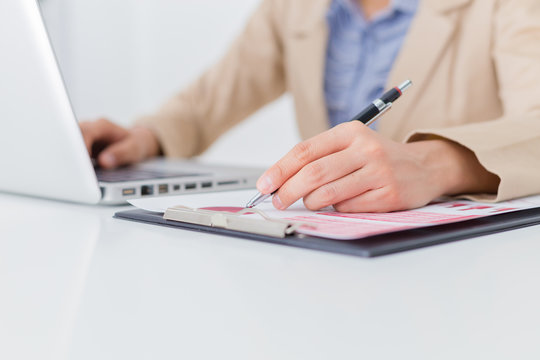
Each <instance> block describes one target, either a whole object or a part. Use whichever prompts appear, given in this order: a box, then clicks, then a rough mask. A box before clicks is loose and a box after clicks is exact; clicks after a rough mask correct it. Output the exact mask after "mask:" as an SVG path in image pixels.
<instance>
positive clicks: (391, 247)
mask: <svg viewBox="0 0 540 360" xmlns="http://www.w3.org/2000/svg"><path fill="white" fill-rule="evenodd" d="M114 217H115V218H117V219H123V220H131V221H137V222H142V223H147V224H153V225H161V226H168V227H173V228H178V229H184V230H192V231H198V232H205V233H210V234H219V235H225V236H232V237H237V238H243V239H249V240H256V241H263V242H267V243H273V244H280V245H287V246H294V247H300V248H306V249H312V250H320V251H327V252H331V253H337V254H345V255H352V256H360V257H375V256H381V255H388V254H393V253H397V252H401V251H407V250H413V249H419V248H423V247H427V246H432V245H438V244H445V243H449V242H452V241H458V240H464V239H470V238H474V237H477V236H481V235H488V234H493V233H498V232H503V231H508V230H514V229H519V228H522V227H527V226H532V225H538V224H540V207H539V208H532V209H525V210H519V211H515V212H510V213H505V214H497V215H491V216H488V217H482V218H477V219H472V220H465V221H461V222H455V223H451V224H443V225H435V226H430V227H424V228H417V229H410V230H404V231H398V232H394V233H389V234H380V235H375V236H370V237H366V238H363V239H359V240H346V241H343V240H331V239H324V238H318V237H310V236H298V235H289V236H286V237H284V238H275V237H271V236H265V235H257V234H251V233H246V232H240V231H234V230H228V229H222V228H216V227H210V226H201V225H195V224H189V223H183V222H178V221H171V220H165V219H164V218H163V214H162V213H153V212H149V211H144V210H128V211H120V212H117V213H116V214H115V215H114Z"/></svg>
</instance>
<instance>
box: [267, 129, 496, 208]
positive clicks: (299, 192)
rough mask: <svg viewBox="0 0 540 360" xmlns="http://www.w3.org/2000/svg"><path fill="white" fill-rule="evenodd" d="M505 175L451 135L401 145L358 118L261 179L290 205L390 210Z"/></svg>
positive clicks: (481, 188) (304, 146) (478, 187)
mask: <svg viewBox="0 0 540 360" xmlns="http://www.w3.org/2000/svg"><path fill="white" fill-rule="evenodd" d="M498 183H499V178H498V177H497V176H496V175H494V174H492V173H490V172H488V171H487V170H485V168H484V167H482V165H480V163H479V162H478V160H477V159H476V156H475V155H474V154H473V153H472V152H471V151H470V150H468V149H466V148H465V147H462V146H461V145H458V144H456V143H453V142H450V141H446V140H430V141H420V142H414V143H408V144H401V143H397V142H394V141H391V140H388V139H386V138H384V137H382V136H381V135H379V134H377V133H376V132H374V131H373V130H371V129H369V128H368V127H366V126H365V125H363V124H362V123H360V122H358V121H353V122H348V123H344V124H341V125H338V126H336V127H334V128H332V129H330V130H328V131H326V132H324V133H322V134H320V135H317V136H315V137H313V138H311V139H309V140H306V141H304V142H301V143H299V144H298V145H296V146H295V147H294V148H293V149H292V150H291V151H290V152H289V153H288V154H287V155H285V156H284V157H283V158H282V159H281V160H279V161H278V162H277V163H276V164H275V165H273V166H272V167H271V168H269V169H268V170H267V171H266V172H265V173H264V174H263V176H261V178H260V179H259V180H258V182H257V188H258V190H259V191H260V192H261V193H263V194H268V193H271V192H273V191H275V190H276V189H279V190H278V191H277V192H276V194H275V195H274V198H273V204H274V206H275V207H276V208H277V209H286V208H287V207H289V206H290V205H292V204H293V203H295V202H296V201H297V200H298V199H301V198H304V204H305V205H306V207H307V208H308V209H311V210H318V209H321V208H324V207H326V206H330V205H332V206H334V208H335V209H336V210H337V211H341V212H388V211H396V210H405V209H411V208H416V207H420V206H424V205H426V204H427V203H429V202H430V201H431V200H433V199H435V198H437V197H439V196H441V195H451V194H458V193H466V192H467V193H476V192H495V191H496V189H497V186H498Z"/></svg>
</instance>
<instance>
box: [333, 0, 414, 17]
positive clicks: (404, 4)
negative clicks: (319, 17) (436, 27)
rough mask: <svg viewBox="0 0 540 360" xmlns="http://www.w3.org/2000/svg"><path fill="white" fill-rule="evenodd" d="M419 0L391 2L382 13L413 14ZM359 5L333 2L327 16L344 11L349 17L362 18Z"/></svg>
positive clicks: (348, 0) (345, 0) (352, 1)
mask: <svg viewBox="0 0 540 360" xmlns="http://www.w3.org/2000/svg"><path fill="white" fill-rule="evenodd" d="M418 1H419V0H392V1H391V2H390V5H389V7H388V8H387V9H385V10H383V13H394V12H401V13H406V14H414V13H415V12H416V9H417V8H418ZM358 6H359V5H358V4H357V3H356V1H355V0H334V1H332V5H331V7H330V11H329V13H328V16H333V15H335V14H336V13H338V12H343V11H346V12H347V13H348V14H349V15H352V16H359V17H363V16H362V14H361V10H360V9H359V7H358Z"/></svg>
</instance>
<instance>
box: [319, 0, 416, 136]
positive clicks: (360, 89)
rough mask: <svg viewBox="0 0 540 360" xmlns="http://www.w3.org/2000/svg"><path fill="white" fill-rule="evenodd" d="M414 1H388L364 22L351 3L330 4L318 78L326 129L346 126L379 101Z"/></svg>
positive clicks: (342, 0)
mask: <svg viewBox="0 0 540 360" xmlns="http://www.w3.org/2000/svg"><path fill="white" fill-rule="evenodd" d="M418 1H419V0H393V1H392V2H391V4H390V6H389V7H388V8H387V9H385V10H383V11H381V12H379V13H377V14H376V15H375V16H374V17H373V18H372V19H371V20H369V21H368V20H366V19H365V17H364V15H363V13H362V10H361V9H360V7H359V6H358V5H357V3H356V2H355V1H354V0H333V1H332V4H331V5H330V8H329V10H328V12H327V15H326V18H327V22H328V26H329V41H328V46H327V51H326V66H325V77H324V92H325V99H326V107H327V110H328V118H329V121H330V125H331V126H335V125H337V124H340V123H342V122H345V121H347V120H350V119H351V118H352V117H353V116H354V115H356V114H357V113H359V112H360V111H361V110H362V109H363V108H364V107H365V106H367V105H368V104H369V103H370V102H372V101H373V100H375V99H376V98H377V97H379V96H381V95H382V93H383V92H384V90H385V89H384V87H385V85H386V82H387V80H388V76H389V74H390V71H391V69H392V66H393V64H394V61H395V59H396V57H397V55H398V53H399V51H400V49H401V46H402V44H403V42H404V40H405V36H406V35H407V31H408V29H409V26H410V25H411V22H412V20H413V18H414V15H415V14H416V9H417V7H418Z"/></svg>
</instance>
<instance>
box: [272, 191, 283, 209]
mask: <svg viewBox="0 0 540 360" xmlns="http://www.w3.org/2000/svg"><path fill="white" fill-rule="evenodd" d="M272 204H274V207H275V208H276V209H278V210H283V209H285V207H284V206H283V203H282V202H281V199H280V198H279V195H278V194H276V195H274V197H273V198H272Z"/></svg>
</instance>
